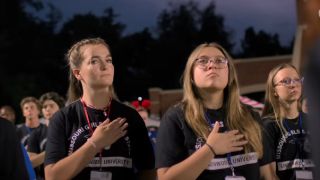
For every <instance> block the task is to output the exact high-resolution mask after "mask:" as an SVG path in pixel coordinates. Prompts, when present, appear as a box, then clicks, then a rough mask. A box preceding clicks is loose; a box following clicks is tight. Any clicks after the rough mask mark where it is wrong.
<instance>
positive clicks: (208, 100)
mask: <svg viewBox="0 0 320 180" xmlns="http://www.w3.org/2000/svg"><path fill="white" fill-rule="evenodd" d="M202 94H203V95H202V98H203V103H204V106H205V107H206V108H209V109H219V108H221V107H222V105H223V90H222V91H215V92H209V93H208V92H207V93H202Z"/></svg>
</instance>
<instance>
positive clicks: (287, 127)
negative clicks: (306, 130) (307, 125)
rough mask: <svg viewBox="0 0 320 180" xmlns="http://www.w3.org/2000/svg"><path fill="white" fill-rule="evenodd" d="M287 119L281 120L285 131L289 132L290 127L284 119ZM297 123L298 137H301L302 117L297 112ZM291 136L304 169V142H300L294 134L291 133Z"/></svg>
mask: <svg viewBox="0 0 320 180" xmlns="http://www.w3.org/2000/svg"><path fill="white" fill-rule="evenodd" d="M286 120H288V119H285V120H284V121H283V124H284V126H285V128H286V129H287V131H288V132H289V133H290V134H291V131H292V129H291V128H290V126H289V124H288V122H287V121H286ZM298 125H299V130H300V138H302V136H303V134H302V130H303V129H302V117H301V113H299V120H298ZM292 138H293V139H294V142H295V144H296V146H297V147H298V156H299V158H301V161H302V169H304V168H305V167H304V166H305V164H304V160H303V156H304V151H303V149H304V144H303V143H301V142H300V140H298V139H297V138H296V137H295V136H293V135H292Z"/></svg>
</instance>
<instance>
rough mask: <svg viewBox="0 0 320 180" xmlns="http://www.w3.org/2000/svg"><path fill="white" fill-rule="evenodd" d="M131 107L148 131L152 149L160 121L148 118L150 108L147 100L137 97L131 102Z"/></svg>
mask: <svg viewBox="0 0 320 180" xmlns="http://www.w3.org/2000/svg"><path fill="white" fill-rule="evenodd" d="M131 105H132V106H133V107H134V108H135V109H136V110H137V111H138V113H139V114H140V116H141V117H142V119H143V120H144V123H145V124H146V127H147V129H148V135H149V138H150V140H151V142H152V145H153V147H155V145H156V142H157V140H156V138H157V133H158V128H159V127H160V121H159V120H155V119H152V118H150V106H151V102H150V100H149V99H143V98H142V97H138V99H137V100H136V101H132V102H131Z"/></svg>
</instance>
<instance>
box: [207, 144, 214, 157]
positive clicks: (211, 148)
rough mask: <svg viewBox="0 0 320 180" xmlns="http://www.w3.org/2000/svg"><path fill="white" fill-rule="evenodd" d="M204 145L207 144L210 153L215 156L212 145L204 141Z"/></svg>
mask: <svg viewBox="0 0 320 180" xmlns="http://www.w3.org/2000/svg"><path fill="white" fill-rule="evenodd" d="M205 145H207V146H208V148H209V149H210V151H211V152H212V154H213V155H214V156H215V155H216V153H215V152H214V150H213V147H212V146H211V145H210V144H208V143H206V144H205Z"/></svg>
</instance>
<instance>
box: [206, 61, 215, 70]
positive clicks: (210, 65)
mask: <svg viewBox="0 0 320 180" xmlns="http://www.w3.org/2000/svg"><path fill="white" fill-rule="evenodd" d="M207 67H208V69H211V68H215V69H216V68H217V67H216V64H215V63H214V60H213V59H209V61H208V63H207Z"/></svg>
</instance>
